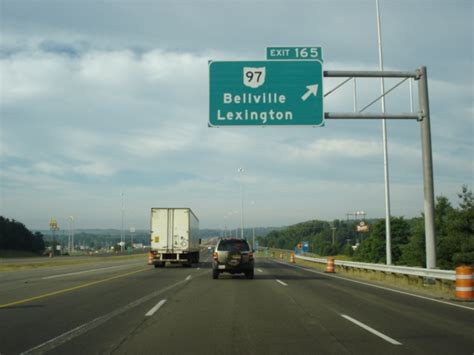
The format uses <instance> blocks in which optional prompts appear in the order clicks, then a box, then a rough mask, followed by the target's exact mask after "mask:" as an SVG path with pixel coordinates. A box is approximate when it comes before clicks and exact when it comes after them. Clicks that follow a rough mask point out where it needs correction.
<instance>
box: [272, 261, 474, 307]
mask: <svg viewBox="0 0 474 355" xmlns="http://www.w3.org/2000/svg"><path fill="white" fill-rule="evenodd" d="M273 261H274V262H276V263H278V264H282V265H287V266H289V267H294V268H297V269H301V270H305V271H308V272H312V273H315V274H320V275H323V276H327V277H334V278H335V279H339V280H344V281H348V282H354V283H356V284H361V285H365V286H370V287H375V288H379V289H381V290H385V291H391V292H395V293H400V294H402V295H406V296H411V297H416V298H421V299H423V300H427V301H433V302H438V303H442V304H446V305H448V306H453V307H459V308H463V309H468V310H470V311H474V308H471V307H467V306H462V305H460V304H455V303H451V302H446V301H441V300H437V299H435V298H430V297H426V296H420V295H415V294H413V293H409V292H404V291H400V290H395V289H393V288H388V287H383V286H379V285H374V284H369V283H367V282H362V281H357V280H352V279H348V278H345V277H340V276H336V275H331V274H327V273H324V272H321V271H316V270H312V269H308V268H305V267H301V266H297V265H289V264H286V263H283V262H280V261H277V260H273Z"/></svg>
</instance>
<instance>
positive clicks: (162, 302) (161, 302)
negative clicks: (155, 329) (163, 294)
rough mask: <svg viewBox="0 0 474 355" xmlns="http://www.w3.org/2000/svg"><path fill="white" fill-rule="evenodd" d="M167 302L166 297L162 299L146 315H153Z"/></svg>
mask: <svg viewBox="0 0 474 355" xmlns="http://www.w3.org/2000/svg"><path fill="white" fill-rule="evenodd" d="M165 303H166V299H164V300H161V301H160V302H158V303H157V304H156V305H155V306H154V307H153V308H152V309H150V310H149V311H148V312H147V313H146V314H145V316H146V317H151V316H152V315H154V314H155V313H156V311H158V310H159V309H160V308H161V306H163V305H164V304H165Z"/></svg>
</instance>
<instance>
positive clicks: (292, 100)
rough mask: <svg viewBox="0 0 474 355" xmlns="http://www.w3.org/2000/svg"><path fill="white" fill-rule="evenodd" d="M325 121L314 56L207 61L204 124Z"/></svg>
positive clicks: (319, 70)
mask: <svg viewBox="0 0 474 355" xmlns="http://www.w3.org/2000/svg"><path fill="white" fill-rule="evenodd" d="M270 125H272V126H285V125H311V126H322V125H324V110H323V66H322V63H321V62H320V61H318V60H282V61H279V60H271V61H210V62H209V126H210V127H212V126H270Z"/></svg>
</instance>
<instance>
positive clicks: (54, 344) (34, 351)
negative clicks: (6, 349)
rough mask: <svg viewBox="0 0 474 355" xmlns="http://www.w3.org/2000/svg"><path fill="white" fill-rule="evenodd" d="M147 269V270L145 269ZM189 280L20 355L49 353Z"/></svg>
mask: <svg viewBox="0 0 474 355" xmlns="http://www.w3.org/2000/svg"><path fill="white" fill-rule="evenodd" d="M147 269H148V268H147ZM188 280H189V279H188V278H186V279H184V280H181V281H178V282H176V283H174V284H172V285H170V286H168V287H165V288H164V289H161V290H158V291H155V292H152V293H150V294H148V295H146V296H144V297H142V298H139V299H137V300H135V301H133V302H131V303H129V304H127V305H125V306H122V307H120V308H117V309H116V310H115V311H112V312H110V313H107V314H105V315H103V316H100V317H97V318H95V319H93V320H91V321H90V322H88V323H84V324H81V325H80V326H78V327H76V328H74V329H71V330H69V331H67V332H65V333H63V334H61V335H58V336H57V337H55V338H53V339H50V340H48V341H45V342H44V343H42V344H40V345H37V346H35V347H34V348H31V349H29V350H26V351H24V352H22V353H21V354H20V355H25V354H44V353H46V352H48V351H51V350H53V349H55V348H57V347H58V346H60V345H62V344H64V343H67V342H68V341H70V340H72V339H74V338H76V337H78V336H79V335H82V334H84V333H86V332H88V331H90V330H92V329H94V328H96V327H98V326H100V325H102V324H104V323H106V322H107V321H109V320H111V319H112V318H114V317H116V316H118V315H120V314H122V313H125V312H127V311H129V310H130V309H132V308H134V307H137V306H139V305H141V304H143V303H145V302H147V301H149V300H151V299H153V298H155V297H157V296H160V295H161V294H163V293H165V292H167V291H169V290H171V289H173V288H175V287H177V286H180V285H182V284H185V283H186V282H187V281H188Z"/></svg>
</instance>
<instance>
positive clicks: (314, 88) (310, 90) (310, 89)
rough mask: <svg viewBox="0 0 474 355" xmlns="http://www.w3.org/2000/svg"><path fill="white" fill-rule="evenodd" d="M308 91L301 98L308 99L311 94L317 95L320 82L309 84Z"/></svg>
mask: <svg viewBox="0 0 474 355" xmlns="http://www.w3.org/2000/svg"><path fill="white" fill-rule="evenodd" d="M306 89H308V91H306V92H305V93H304V95H303V96H301V100H303V101H306V100H307V99H308V97H309V96H310V95H314V96H316V95H317V94H318V84H314V85H308V86H306Z"/></svg>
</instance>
